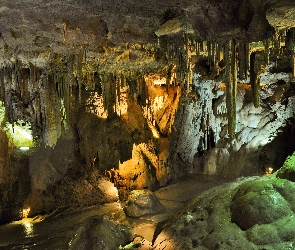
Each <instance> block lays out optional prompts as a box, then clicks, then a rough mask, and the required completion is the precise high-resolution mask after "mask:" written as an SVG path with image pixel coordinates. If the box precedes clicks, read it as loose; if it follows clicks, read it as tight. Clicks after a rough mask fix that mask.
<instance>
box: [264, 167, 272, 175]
mask: <svg viewBox="0 0 295 250" xmlns="http://www.w3.org/2000/svg"><path fill="white" fill-rule="evenodd" d="M272 172H273V168H272V167H268V168H266V170H265V174H266V175H270V174H272Z"/></svg>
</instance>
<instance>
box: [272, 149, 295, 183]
mask: <svg viewBox="0 0 295 250" xmlns="http://www.w3.org/2000/svg"><path fill="white" fill-rule="evenodd" d="M276 176H277V177H278V178H281V179H286V180H289V181H293V182H295V152H294V153H293V154H292V155H291V156H289V157H288V158H287V159H286V161H285V162H284V164H283V166H282V167H281V168H280V169H279V170H278V171H277V172H276Z"/></svg>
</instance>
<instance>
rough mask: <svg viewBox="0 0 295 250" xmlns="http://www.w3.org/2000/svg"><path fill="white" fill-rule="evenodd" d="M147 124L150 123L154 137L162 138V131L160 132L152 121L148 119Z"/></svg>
mask: <svg viewBox="0 0 295 250" xmlns="http://www.w3.org/2000/svg"><path fill="white" fill-rule="evenodd" d="M147 124H148V126H149V128H150V130H151V131H152V134H153V137H154V138H156V139H159V138H160V133H159V132H158V130H157V129H156V127H155V126H154V125H153V124H152V122H151V121H150V120H147Z"/></svg>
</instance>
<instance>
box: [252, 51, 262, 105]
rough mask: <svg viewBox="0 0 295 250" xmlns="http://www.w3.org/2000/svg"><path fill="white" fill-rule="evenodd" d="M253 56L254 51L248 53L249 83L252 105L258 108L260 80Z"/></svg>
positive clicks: (254, 54)
mask: <svg viewBox="0 0 295 250" xmlns="http://www.w3.org/2000/svg"><path fill="white" fill-rule="evenodd" d="M255 58H256V52H252V53H251V55H250V84H251V86H252V91H253V98H254V106H255V108H258V107H259V106H260V80H259V76H258V72H257V65H256V60H255Z"/></svg>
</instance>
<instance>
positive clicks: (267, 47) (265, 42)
mask: <svg viewBox="0 0 295 250" xmlns="http://www.w3.org/2000/svg"><path fill="white" fill-rule="evenodd" d="M263 45H264V53H265V58H266V65H268V64H269V40H268V39H266V40H264V41H263Z"/></svg>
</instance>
